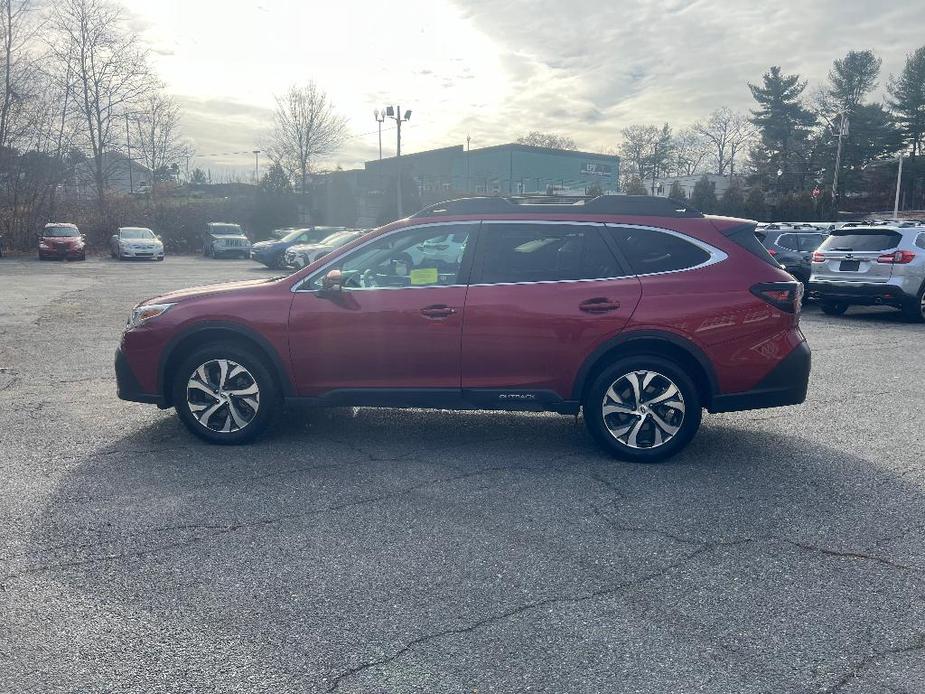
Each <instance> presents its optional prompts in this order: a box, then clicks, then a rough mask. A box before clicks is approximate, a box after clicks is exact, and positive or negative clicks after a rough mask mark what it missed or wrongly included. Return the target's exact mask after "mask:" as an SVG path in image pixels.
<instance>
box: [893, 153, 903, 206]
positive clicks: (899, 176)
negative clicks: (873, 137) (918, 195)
mask: <svg viewBox="0 0 925 694" xmlns="http://www.w3.org/2000/svg"><path fill="white" fill-rule="evenodd" d="M902 184H903V154H902V152H900V153H899V170H898V171H897V172H896V197H895V198H894V199H893V219H896V217H897V215H898V214H899V190H900V188H902Z"/></svg>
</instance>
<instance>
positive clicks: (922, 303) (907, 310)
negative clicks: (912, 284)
mask: <svg viewBox="0 0 925 694" xmlns="http://www.w3.org/2000/svg"><path fill="white" fill-rule="evenodd" d="M902 311H903V315H904V316H905V317H906V320H908V321H910V322H911V323H923V322H925V285H922V288H921V289H919V293H918V295H917V296H916V297H915V299H912V300H910V301H909V302H908V303H907V304H906V305H905V306H903V309H902Z"/></svg>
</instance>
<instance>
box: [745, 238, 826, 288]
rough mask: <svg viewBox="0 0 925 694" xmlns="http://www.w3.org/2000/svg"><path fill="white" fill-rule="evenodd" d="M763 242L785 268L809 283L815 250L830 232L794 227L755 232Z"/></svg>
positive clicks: (804, 284) (804, 282) (803, 281)
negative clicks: (796, 228)
mask: <svg viewBox="0 0 925 694" xmlns="http://www.w3.org/2000/svg"><path fill="white" fill-rule="evenodd" d="M755 236H757V237H758V240H759V241H761V244H762V245H763V246H764V247H765V248H767V249H768V253H770V254H771V255H772V256H773V257H774V259H775V260H776V261H777V262H778V263H780V264H781V265H783V267H784V269H785V270H786V271H787V272H789V273H790V274H791V275H793V276H794V277H796V278H797V279H798V280H800V282H802V283H803V286H804V288H805V287H806V285H807V284H809V276H810V274H811V273H812V257H813V251H815V250H816V249H817V248H819V244H821V243H822V242H823V241H825V239H826V237H827V236H828V234H825V233H823V232H821V231H807V230H794V229H763V230H759V231H756V232H755Z"/></svg>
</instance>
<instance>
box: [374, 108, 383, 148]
mask: <svg viewBox="0 0 925 694" xmlns="http://www.w3.org/2000/svg"><path fill="white" fill-rule="evenodd" d="M373 118H375V119H376V122H377V123H378V124H379V161H382V123H383V121H385V109H382V110H381V111H380V110H379V109H378V108H377V109H375V110H374V111H373Z"/></svg>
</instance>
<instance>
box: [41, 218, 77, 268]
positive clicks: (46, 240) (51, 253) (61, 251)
mask: <svg viewBox="0 0 925 694" xmlns="http://www.w3.org/2000/svg"><path fill="white" fill-rule="evenodd" d="M86 259H87V249H86V243H85V239H84V237H83V235H82V234H81V233H80V230H79V229H78V228H77V227H76V226H75V225H74V224H68V223H64V222H53V223H51V224H46V225H45V228H44V229H42V235H41V236H39V260H86Z"/></svg>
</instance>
